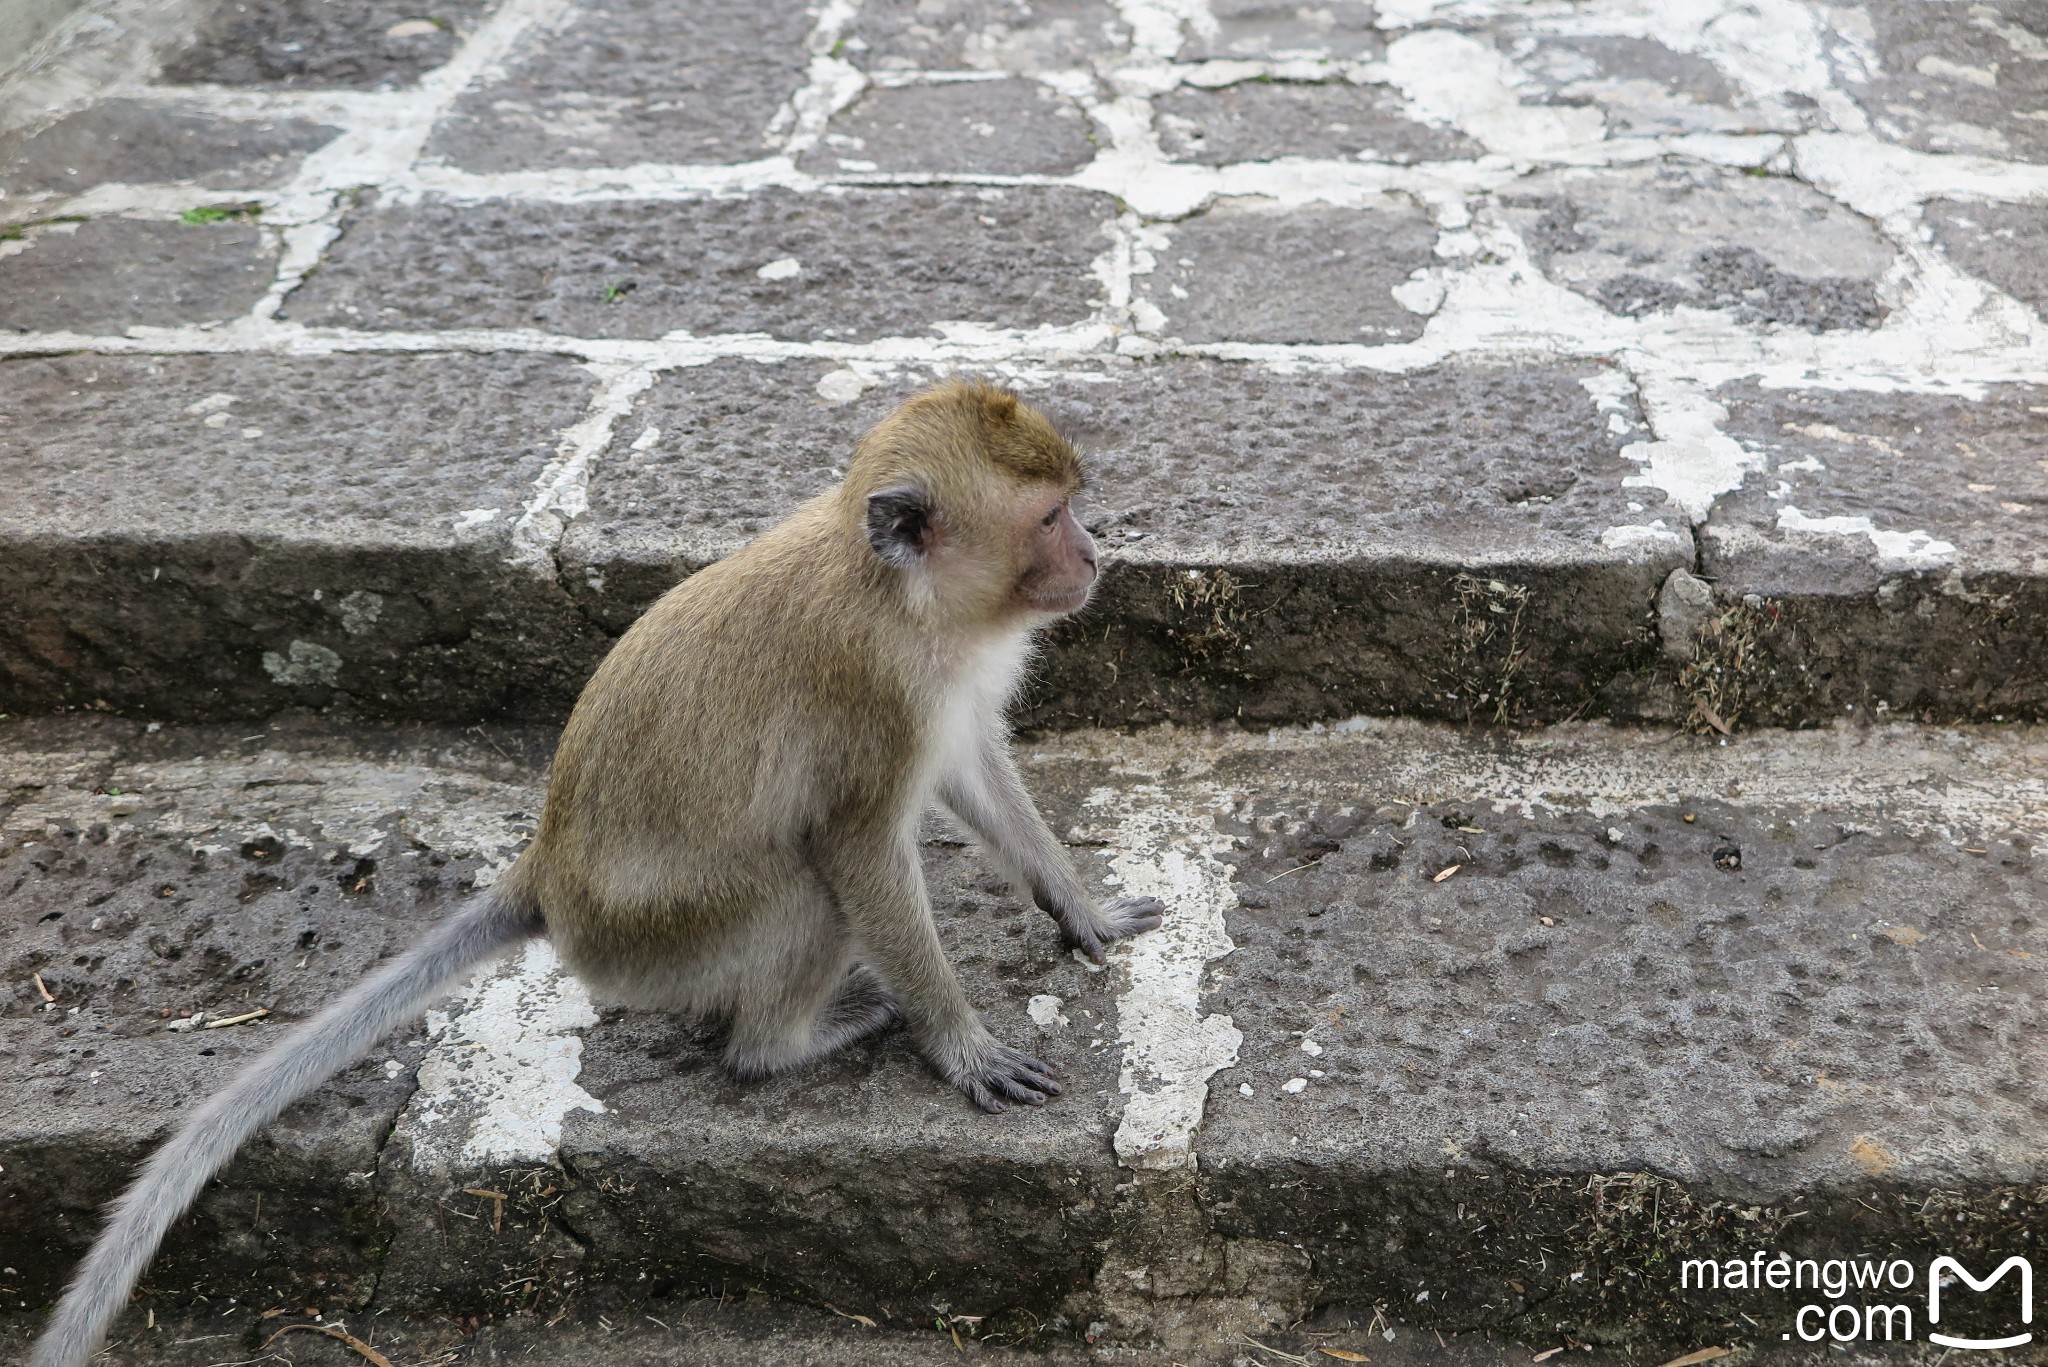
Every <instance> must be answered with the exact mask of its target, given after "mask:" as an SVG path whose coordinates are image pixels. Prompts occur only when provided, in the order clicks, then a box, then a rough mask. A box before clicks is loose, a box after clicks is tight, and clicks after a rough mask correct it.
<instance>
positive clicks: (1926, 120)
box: [1849, 0, 2048, 161]
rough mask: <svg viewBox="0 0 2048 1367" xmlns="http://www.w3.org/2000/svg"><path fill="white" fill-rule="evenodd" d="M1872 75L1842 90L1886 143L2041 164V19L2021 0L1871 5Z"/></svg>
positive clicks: (2046, 73)
mask: <svg viewBox="0 0 2048 1367" xmlns="http://www.w3.org/2000/svg"><path fill="white" fill-rule="evenodd" d="M1863 9H1864V12H1865V13H1866V14H1868V16H1869V20H1868V23H1869V25H1870V28H1869V35H1870V38H1871V39H1872V40H1874V42H1873V46H1874V47H1875V48H1876V55H1877V58H1878V63H1877V69H1876V70H1873V71H1871V72H1870V73H1869V79H1868V80H1866V81H1861V82H1855V83H1852V84H1851V85H1850V87H1849V88H1850V90H1851V91H1852V92H1853V93H1854V94H1855V95H1856V97H1857V99H1858V101H1859V102H1860V103H1861V104H1862V105H1863V107H1864V108H1865V109H1866V110H1868V111H1869V114H1870V118H1871V122H1872V123H1873V124H1874V125H1875V126H1876V127H1877V128H1878V129H1879V130H1880V131H1882V132H1883V133H1884V134H1885V135H1886V136H1888V137H1891V138H1896V139H1897V140H1898V141H1900V142H1903V143H1904V144H1906V145H1907V146H1908V147H1917V148H1920V149H1922V150H1923V151H1928V152H1965V153H1978V154H1982V155H1988V156H1998V157H2019V158H2022V159H2026V160H2036V161H2038V160H2040V159H2042V158H2044V157H2048V122H2043V121H2042V120H2040V119H2036V118H2029V117H2028V116H2029V115H2031V114H2038V113H2039V112H2041V111H2042V110H2043V109H2048V62H2044V61H2043V60H2042V57H2043V53H2042V47H2041V45H2042V42H2043V40H2044V38H2048V33H2044V32H2043V25H2042V22H2041V13H2040V11H2039V10H2038V9H2036V8H2035V7H2034V6H2032V5H2029V4H2026V3H2024V0H1994V3H1991V4H1983V5H1977V6H1975V7H1974V8H1968V9H1965V10H1962V11H1956V10H1953V9H1950V8H1948V7H1929V6H1925V5H1916V4H1913V3H1911V0H1872V3H1869V4H1867V5H1866V6H1864V7H1863Z"/></svg>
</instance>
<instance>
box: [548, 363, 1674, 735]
mask: <svg viewBox="0 0 2048 1367" xmlns="http://www.w3.org/2000/svg"><path fill="white" fill-rule="evenodd" d="M830 374H831V367H829V366H826V365H822V364H818V363H806V364H800V365H791V366H783V367H776V366H764V365H759V364H755V363H751V362H720V363H717V364H714V365H708V366H702V367H695V368H691V369H687V370H679V371H676V372H674V373H673V374H672V375H670V376H668V377H666V378H665V379H663V380H662V381H660V382H659V383H657V384H656V385H654V386H653V387H652V388H650V389H649V391H648V392H647V394H646V395H645V396H643V397H642V398H641V399H640V400H639V402H638V405H637V407H636V408H635V410H634V412H633V414H632V415H631V416H629V417H628V418H627V419H625V420H623V421H622V422H620V423H619V424H618V425H617V426H616V427H615V428H614V431H613V445H612V450H611V451H610V452H609V453H607V455H606V456H605V457H604V458H603V459H602V460H601V461H600V462H599V464H598V467H597V468H598V470H599V472H600V473H599V474H598V475H597V476H596V477H595V478H594V479H593V481H592V486H591V512H590V514H589V516H588V517H586V518H583V519H581V520H579V521H578V522H577V523H576V524H575V525H574V526H573V527H572V528H571V530H570V532H569V534H568V537H567V538H566V540H565V541H564V544H563V548H562V555H561V564H562V567H563V574H564V578H565V580H566V581H567V583H568V584H569V585H570V588H571V591H572V592H575V593H577V594H579V596H582V597H584V598H585V599H586V600H587V601H589V602H590V604H591V606H590V611H591V613H592V614H593V616H594V617H596V618H597V619H598V620H600V621H602V622H604V623H605V624H606V625H607V626H608V627H615V628H617V629H623V628H624V626H625V625H626V624H628V623H629V622H630V621H631V620H632V619H633V618H634V617H636V616H637V615H638V614H639V613H640V612H641V611H642V610H643V609H644V607H645V605H646V604H647V603H648V602H650V601H652V599H653V598H654V597H655V596H657V595H658V594H659V593H660V592H661V591H662V590H664V589H665V588H666V587H667V586H668V585H669V584H671V583H673V582H674V581H675V580H677V579H678V578H680V577H682V576H683V575H684V574H686V573H688V572H689V571H691V570H694V569H696V568H698V567H700V566H702V565H704V564H706V563H709V562H710V561H711V560H714V559H716V558H718V557H720V556H722V555H725V554H729V553H730V552H731V551H732V550H734V549H736V548H737V547H738V546H739V545H740V544H742V543H743V542H744V540H745V539H746V538H747V537H749V536H750V535H752V533H753V532H755V531H757V530H759V529H760V528H762V527H765V526H766V525H768V524H769V523H771V522H773V521H774V520H776V519H778V518H780V517H782V516H783V515H785V514H786V513H787V512H788V511H789V510H790V509H792V508H794V507H795V506H796V505H797V504H798V503H799V502H801V501H802V499H803V498H805V497H808V496H809V495H811V494H813V493H815V492H818V491H820V490H822V489H824V488H826V487H828V486H829V485H830V484H831V482H832V481H833V480H835V479H836V478H837V476H838V471H839V469H840V468H842V466H843V462H844V460H845V459H846V456H847V454H848V453H849V452H850V451H851V449H852V444H853V442H854V440H855V439H856V438H857V435H858V434H859V433H860V432H861V431H863V430H865V428H866V427H867V426H868V425H869V424H871V423H872V422H873V421H875V420H876V419H877V418H879V417H880V416H881V415H882V414H883V413H885V412H886V411H887V410H888V409H889V408H890V407H891V406H893V405H894V404H895V403H896V402H898V401H899V400H900V399H901V398H902V397H903V396H904V395H906V394H908V393H910V392H913V391H914V390H915V389H916V388H918V387H919V386H920V385H921V384H923V383H926V382H927V381H928V377H923V376H919V375H917V374H915V373H914V372H910V371H907V370H906V371H903V372H901V373H900V374H898V375H897V376H895V377H893V378H891V379H889V380H887V381H886V382H883V383H878V384H876V385H875V386H873V387H872V388H868V389H866V390H865V391H863V392H861V393H860V395H859V397H858V399H857V400H854V401H852V402H849V403H847V404H845V405H844V406H843V407H836V406H832V405H830V404H829V403H827V402H826V401H824V400H822V399H811V398H809V397H802V398H798V397H796V396H809V395H811V394H813V393H814V392H816V391H818V390H820V389H821V388H822V389H824V390H827V391H833V390H834V385H835V384H836V383H837V382H838V381H837V379H833V380H828V379H827V376H828V375H830ZM1595 376H1596V370H1595V369H1594V368H1592V367H1570V366H1565V367H1559V368H1556V369H1553V370H1547V371H1534V370H1530V369H1526V368H1523V369H1509V368H1491V367H1483V366H1482V367H1464V366H1446V367H1440V368H1437V369H1434V370H1430V371H1426V372H1421V373H1418V374H1414V375H1405V376H1388V375H1368V374H1358V373H1348V374H1322V375H1299V376H1291V377H1288V376H1276V375H1271V374H1265V373H1260V372H1255V371H1247V370H1244V369H1242V368H1239V367H1234V366H1230V365H1225V364H1219V363H1214V362H1204V361H1193V360H1183V361H1174V362H1167V363H1160V364H1154V365H1145V366H1132V367H1126V368H1117V369H1112V370H1106V371H1104V372H1102V373H1101V374H1099V375H1096V376H1093V377H1089V376H1085V375H1084V376H1076V377H1073V378H1072V379H1071V380H1070V381H1068V382H1065V383H1062V384H1060V385H1059V386H1057V387H1056V388H1049V389H1047V390H1045V391H1044V392H1042V393H1034V394H1033V395H1032V397H1033V398H1034V400H1036V401H1038V402H1041V403H1042V404H1044V406H1045V407H1046V408H1047V411H1048V412H1050V413H1051V414H1053V416H1054V417H1055V419H1056V420H1057V421H1059V422H1061V423H1062V424H1064V426H1065V427H1066V429H1067V430H1068V432H1069V433H1070V435H1071V436H1072V437H1073V438H1074V439H1075V440H1076V441H1077V442H1078V443H1079V444H1080V446H1081V447H1082V449H1083V450H1084V451H1085V452H1087V453H1088V459H1089V461H1090V487H1089V491H1088V493H1087V495H1086V502H1087V508H1086V509H1085V511H1084V517H1085V518H1086V520H1087V522H1088V524H1089V526H1090V527H1091V528H1093V529H1094V530H1095V532H1096V533H1097V535H1098V537H1099V539H1100V540H1101V541H1102V543H1103V545H1104V547H1105V550H1106V552H1107V555H1108V556H1109V560H1108V562H1107V564H1108V568H1107V570H1106V578H1105V580H1104V583H1103V586H1102V589H1101V591H1100V593H1099V594H1098V597H1097V600H1096V603H1095V604H1094V605H1093V606H1091V607H1090V609H1089V610H1088V612H1087V613H1085V614H1084V615H1082V616H1081V617H1080V618H1078V619H1076V620H1075V621H1074V622H1072V623H1070V624H1067V625H1065V626H1062V627H1061V628H1059V629H1058V630H1057V631H1055V632H1054V633H1052V636H1051V638H1050V647H1049V649H1048V651H1047V654H1046V658H1045V660H1044V663H1043V665H1042V666H1041V670H1040V673H1039V676H1038V678H1037V681H1036V684H1035V686H1034V689H1033V692H1032V695H1031V704H1030V707H1029V709H1028V713H1027V715H1028V716H1029V717H1030V718H1031V719H1032V721H1033V722H1034V723H1035V724H1041V725H1071V724H1073V723H1074V722H1075V721H1076V720H1079V719H1093V718H1096V717H1116V718H1119V719H1122V720H1126V721H1151V720H1157V719H1159V718H1160V717H1162V716H1165V717H1173V718H1176V719H1180V720H1188V719H1192V718H1202V717H1213V716H1238V715H1241V716H1243V717H1246V718H1250V719H1275V720H1277V719H1280V718H1283V717H1286V716H1288V715H1298V713H1295V712H1294V709H1300V708H1307V709H1310V710H1311V712H1312V713H1314V714H1316V715H1325V716H1327V715H1331V714H1333V713H1335V714H1337V715H1342V714H1344V713H1345V712H1348V711H1362V710H1372V711H1381V710H1389V709H1395V710H1402V711H1407V710H1411V709H1420V710H1422V711H1425V712H1427V713H1429V714H1431V715H1439V716H1454V717H1458V718H1460V719H1464V718H1467V717H1480V718H1485V719H1489V720H1491V719H1494V718H1495V717H1497V716H1506V717H1524V716H1526V717H1528V718H1532V719H1534V718H1544V717H1555V716H1559V715H1563V714H1566V713H1568V712H1570V711H1572V710H1573V709H1575V708H1582V707H1587V706H1595V705H1600V702H1599V700H1600V699H1601V698H1602V697H1603V690H1605V689H1606V688H1607V687H1608V685H1609V684H1610V683H1611V682H1612V681H1613V680H1614V679H1615V677H1616V675H1617V669H1616V664H1615V662H1616V661H1617V660H1620V661H1629V660H1635V661H1637V662H1638V663H1640V664H1645V665H1647V664H1648V663H1650V662H1651V661H1652V660H1653V658H1654V654H1655V646H1654V641H1653V639H1652V635H1651V630H1652V626H1651V618H1650V616H1649V612H1648V605H1649V603H1650V602H1651V600H1652V599H1653V598H1654V597H1655V593H1656V588H1657V585H1659V584H1661V583H1662V582H1663V579H1664V577H1665V576H1667V575H1668V574H1669V573H1670V572H1671V570H1672V569H1673V568H1675V567H1677V566H1678V565H1680V564H1681V563H1690V559H1691V549H1690V546H1689V545H1688V544H1687V543H1685V542H1684V541H1682V540H1681V539H1679V538H1675V537H1674V538H1669V539H1666V540H1656V539H1654V538H1653V539H1652V540H1650V541H1648V542H1643V541H1637V542H1633V543H1630V544H1629V545H1625V546H1619V547H1610V546H1608V545H1607V544H1606V539H1604V538H1605V534H1606V532H1607V530H1608V529H1609V528H1610V527H1612V526H1615V525H1617V524H1620V523H1624V522H1633V521H1636V520H1638V515H1637V514H1635V513H1631V512H1630V511H1629V509H1628V507H1627V497H1626V493H1627V491H1625V490H1623V489H1622V487H1621V485H1620V472H1621V471H1622V470H1624V469H1628V468H1632V466H1631V465H1630V463H1629V462H1627V461H1624V460H1623V459H1622V458H1621V457H1620V455H1619V454H1618V452H1619V449H1620V447H1621V445H1622V444H1623V442H1624V441H1625V440H1626V439H1627V438H1626V435H1625V433H1624V432H1623V431H1621V430H1620V429H1619V428H1616V429H1615V430H1610V424H1609V423H1608V413H1607V411H1606V410H1604V409H1603V408H1602V407H1601V406H1600V405H1599V404H1598V403H1597V402H1596V400H1595V399H1594V397H1593V395H1592V394H1591V393H1589V392H1588V390H1587V388H1586V387H1585V384H1584V383H1583V382H1585V381H1588V380H1590V379H1593V378H1594V377H1595ZM844 378H846V379H849V380H851V381H852V382H853V383H854V384H855V385H858V384H859V383H860V380H859V378H858V377H857V376H853V375H850V374H849V375H847V376H845V377H844ZM835 392H836V391H835ZM1623 425H1624V426H1625V424H1623ZM650 431H652V433H653V435H652V436H649V435H648V434H649V432H650ZM1610 539H1611V538H1610ZM1596 564H1597V565H1598V566H1599V568H1598V570H1597V571H1595V570H1593V569H1591V568H1590V567H1591V566H1593V565H1596ZM1504 685H1505V690H1506V691H1505V692H1503V686H1504Z"/></svg>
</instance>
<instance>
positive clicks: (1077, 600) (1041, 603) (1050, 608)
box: [1025, 584, 1094, 614]
mask: <svg viewBox="0 0 2048 1367" xmlns="http://www.w3.org/2000/svg"><path fill="white" fill-rule="evenodd" d="M1093 587H1094V586H1093V585H1092V584H1091V585H1089V587H1088V588H1081V589H1069V590H1068V591H1067V592H1065V593H1034V594H1032V595H1031V596H1030V597H1029V598H1028V599H1026V600H1025V601H1026V602H1028V603H1029V604H1030V605H1031V610H1032V611H1033V612H1054V613H1062V614H1064V613H1069V612H1078V611H1079V610H1080V609H1081V608H1082V607H1083V606H1085V605H1086V604H1087V602H1088V594H1089V590H1090V589H1092V588H1093Z"/></svg>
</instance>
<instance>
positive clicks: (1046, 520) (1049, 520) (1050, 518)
mask: <svg viewBox="0 0 2048 1367" xmlns="http://www.w3.org/2000/svg"><path fill="white" fill-rule="evenodd" d="M1066 506H1067V505H1066V504H1064V503H1059V504H1055V505H1054V506H1053V510H1052V511H1051V512H1049V513H1047V514H1046V515H1045V516H1044V517H1041V518H1039V519H1038V525H1039V526H1041V527H1050V526H1051V525H1052V524H1053V523H1055V522H1057V521H1059V520H1060V509H1061V508H1064V507H1066Z"/></svg>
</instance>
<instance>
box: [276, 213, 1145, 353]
mask: <svg viewBox="0 0 2048 1367" xmlns="http://www.w3.org/2000/svg"><path fill="white" fill-rule="evenodd" d="M1115 212H1116V211H1115V206H1114V204H1113V203H1111V202H1110V201H1109V200H1108V199H1107V198H1106V197H1105V196H1101V195H1090V194H1083V193H1079V192H1076V191H1072V190H1051V191H1046V190H1037V191H1016V190H1002V189H983V190H971V189H941V190H927V189H906V190H862V191H855V192H851V193H848V194H845V195H835V196H831V197H821V196H812V195H792V194H764V195H758V196H753V197H750V198H747V199H742V200H695V201H690V202H687V203H682V204H597V205H591V206H587V207H586V206H577V207H559V206H553V205H525V204H508V205H499V206H495V207H493V208H491V209H488V210H484V211H481V212H480V211H478V210H477V209H474V208H462V207H457V206H454V205H447V204H441V203H437V202H428V203H425V204H420V205H410V206H390V207H382V206H376V205H370V206H366V207H365V208H364V209H362V210H361V211H359V212H358V213H356V214H354V215H351V216H350V217H349V218H348V219H347V220H345V221H344V224H343V229H342V237H341V241H340V242H339V243H338V244H337V245H336V247H335V248H334V249H333V252H332V254H331V256H330V257H329V259H328V261H327V263H326V264H325V265H323V266H322V268H321V270H320V273H319V274H318V275H316V276H314V277H313V279H311V280H310V281H308V282H307V283H306V285H305V287H304V288H303V289H302V290H301V292H300V293H299V294H297V295H296V296H294V297H293V299H292V301H291V305H290V307H289V309H288V313H289V316H290V317H292V318H294V319H297V320H300V321H302V322H307V323H316V324H325V325H331V326H339V327H376V328H492V327H495V328H539V329H544V330H547V331H553V332H563V333H572V334H580V335H585V336H593V337H659V336H662V335H663V334H665V333H669V332H674V331H677V330H682V331H687V332H705V333H709V332H766V333H770V334H773V335H774V336H777V337H788V338H802V339H812V338H843V339H854V338H870V337H878V336H881V337H886V336H891V335H903V334H909V335H916V334H919V333H924V332H927V331H928V330H929V329H930V328H931V327H932V325H933V324H935V323H939V322H942V321H946V320H949V319H981V320H986V321H987V322H988V323H990V324H993V325H994V326H997V327H1009V328H1029V327H1033V326H1037V325H1044V324H1060V323H1074V322H1079V321H1081V320H1082V319H1083V318H1085V317H1086V316H1087V313H1088V307H1089V301H1090V299H1091V298H1092V297H1093V296H1094V295H1095V293H1096V291H1097V289H1098V288H1099V286H1098V285H1097V283H1096V282H1095V281H1094V280H1092V279H1091V278H1090V277H1089V274H1088V265H1089V262H1090V261H1092V260H1093V259H1094V258H1095V257H1097V256H1099V255H1101V254H1102V251H1103V250H1104V248H1105V247H1107V246H1108V242H1107V240H1106V239H1105V238H1104V236H1103V231H1102V230H1103V225H1104V224H1105V223H1106V222H1108V221H1110V220H1111V219H1112V218H1113V217H1114V216H1115ZM451 251H452V252H453V253H454V255H453V257H451V255H450V253H451ZM792 267H793V269H792Z"/></svg>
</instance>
